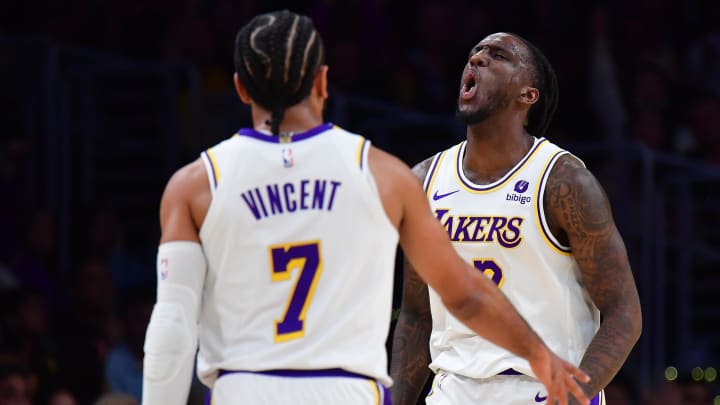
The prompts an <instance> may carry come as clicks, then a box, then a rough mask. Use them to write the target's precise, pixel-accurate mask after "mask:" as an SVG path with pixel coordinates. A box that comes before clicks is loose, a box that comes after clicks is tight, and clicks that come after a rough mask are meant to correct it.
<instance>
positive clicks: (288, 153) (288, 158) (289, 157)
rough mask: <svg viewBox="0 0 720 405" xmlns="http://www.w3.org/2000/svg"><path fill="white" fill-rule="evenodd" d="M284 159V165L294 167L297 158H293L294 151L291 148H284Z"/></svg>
mask: <svg viewBox="0 0 720 405" xmlns="http://www.w3.org/2000/svg"><path fill="white" fill-rule="evenodd" d="M282 160H283V166H285V167H293V165H294V164H295V159H294V158H293V152H292V149H291V148H283V149H282Z"/></svg>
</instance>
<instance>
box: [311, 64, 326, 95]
mask: <svg viewBox="0 0 720 405" xmlns="http://www.w3.org/2000/svg"><path fill="white" fill-rule="evenodd" d="M327 73H328V65H321V66H320V68H318V71H317V73H315V78H314V79H313V91H315V93H316V94H317V95H318V96H319V97H320V98H321V99H322V100H326V99H327V98H328V89H327V86H328V80H327Z"/></svg>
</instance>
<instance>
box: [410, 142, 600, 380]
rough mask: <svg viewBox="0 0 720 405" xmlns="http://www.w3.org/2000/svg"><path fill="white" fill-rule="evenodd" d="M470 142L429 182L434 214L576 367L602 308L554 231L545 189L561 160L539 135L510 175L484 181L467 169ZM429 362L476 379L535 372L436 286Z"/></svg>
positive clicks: (441, 162)
mask: <svg viewBox="0 0 720 405" xmlns="http://www.w3.org/2000/svg"><path fill="white" fill-rule="evenodd" d="M465 147H466V142H462V143H460V144H458V145H455V146H453V147H451V148H450V149H447V150H445V151H443V152H440V153H438V154H437V155H436V156H435V157H434V159H433V160H432V164H431V166H430V169H429V171H428V174H427V176H426V178H425V182H424V186H425V190H426V192H427V196H428V199H429V201H430V205H431V207H432V210H433V213H434V214H435V216H436V217H437V219H438V220H439V221H440V223H441V224H442V225H443V226H444V227H445V229H446V230H447V232H448V235H449V237H450V239H451V240H452V242H453V245H454V246H455V249H456V250H457V252H458V253H459V254H460V255H461V256H462V257H463V258H464V259H465V260H467V261H469V262H470V263H472V264H473V265H474V266H475V268H476V269H477V270H478V271H481V272H483V273H484V274H485V275H486V276H487V277H489V278H490V279H491V280H492V281H493V282H494V283H495V284H496V285H497V286H498V287H499V288H500V289H501V290H502V291H503V292H504V293H505V295H506V296H507V297H508V299H509V300H510V302H512V304H513V305H514V306H515V308H517V310H518V311H519V312H520V314H522V316H523V317H524V318H525V319H526V320H527V321H528V323H529V324H530V326H532V328H533V329H534V330H535V331H536V332H537V334H538V335H539V336H540V337H541V338H542V339H543V340H544V341H545V343H546V344H547V345H548V347H549V348H550V349H551V350H552V351H554V352H555V353H556V354H558V355H559V356H561V357H563V358H565V359H567V360H568V361H570V362H571V363H574V364H575V365H577V364H579V363H580V360H581V358H582V356H583V353H584V352H585V350H586V348H587V346H588V345H589V343H590V340H591V339H592V337H593V336H594V334H595V332H596V331H597V329H598V327H599V318H600V317H599V312H598V310H597V308H596V307H595V305H594V304H593V303H592V301H591V300H590V298H589V296H588V294H587V292H586V291H585V289H584V288H583V286H582V284H581V283H580V280H579V278H580V273H579V270H578V265H577V263H576V261H575V259H574V258H573V256H572V253H571V251H570V249H569V247H567V246H563V245H562V244H560V243H559V242H558V241H557V239H556V238H555V237H554V236H553V234H552V233H551V232H550V230H549V228H548V226H547V221H546V218H545V213H544V211H543V193H544V190H545V185H546V182H547V178H548V175H549V173H550V170H551V169H552V167H553V164H554V163H555V162H556V161H557V159H558V157H560V156H561V155H563V154H566V153H568V152H567V151H564V150H562V149H560V148H559V147H557V146H556V145H554V144H552V143H550V142H549V141H548V140H546V139H544V138H541V139H535V142H534V144H533V146H532V148H531V149H530V151H529V152H528V153H527V155H526V156H525V157H524V158H523V159H522V160H521V161H520V162H518V163H517V164H516V165H515V167H513V168H512V169H511V170H510V171H509V172H508V173H507V174H505V175H504V176H503V177H502V178H501V179H499V180H497V181H496V182H494V183H492V184H486V185H479V184H474V183H473V182H472V181H470V180H469V179H468V178H467V177H466V176H465V174H464V173H463V166H462V158H463V156H464V153H465ZM430 306H431V311H432V318H433V326H432V332H431V338H430V353H431V357H432V363H431V365H430V367H431V368H432V369H433V370H434V371H436V372H437V370H440V369H442V370H446V371H450V372H454V373H457V374H460V375H464V376H467V377H471V378H485V377H490V376H493V375H496V374H498V373H500V372H503V371H505V370H507V369H510V368H512V369H514V370H515V371H518V372H521V373H523V374H527V375H531V376H532V375H533V374H532V371H531V369H530V366H529V364H528V362H527V361H525V360H524V359H522V358H520V357H517V356H515V355H514V354H512V353H510V352H508V351H506V350H504V349H502V348H500V347H498V346H496V345H494V344H492V343H490V342H489V341H487V340H485V339H484V338H482V337H479V336H477V335H476V334H475V333H474V332H472V331H471V330H470V329H468V328H467V327H466V326H465V325H463V324H462V323H461V322H460V321H458V320H457V319H456V318H455V317H453V316H452V315H451V314H450V313H449V312H448V311H447V310H446V308H445V307H444V306H443V304H442V301H441V299H440V298H439V296H438V295H437V294H436V293H435V292H434V291H433V290H432V289H430Z"/></svg>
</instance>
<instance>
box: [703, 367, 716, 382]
mask: <svg viewBox="0 0 720 405" xmlns="http://www.w3.org/2000/svg"><path fill="white" fill-rule="evenodd" d="M715 379H717V370H715V367H708V368H706V369H705V381H707V382H714V381H715Z"/></svg>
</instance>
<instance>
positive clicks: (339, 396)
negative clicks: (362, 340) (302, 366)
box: [211, 373, 387, 405]
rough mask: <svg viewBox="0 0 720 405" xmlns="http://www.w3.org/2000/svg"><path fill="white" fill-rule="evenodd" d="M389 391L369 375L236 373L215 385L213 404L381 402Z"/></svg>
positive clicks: (368, 404) (354, 404) (353, 404)
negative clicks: (368, 377) (368, 376)
mask: <svg viewBox="0 0 720 405" xmlns="http://www.w3.org/2000/svg"><path fill="white" fill-rule="evenodd" d="M386 395H387V393H386V392H385V391H384V389H383V387H381V386H379V385H378V383H377V382H376V381H374V380H370V379H361V378H348V377H303V378H299V377H277V376H268V375H260V374H251V373H234V374H228V375H224V376H222V377H220V378H219V379H218V380H217V381H216V382H215V385H214V386H213V390H212V400H211V402H212V404H213V405H235V404H263V405H285V404H293V405H338V404H342V405H380V404H383V403H384V402H383V401H384V399H385V396H386Z"/></svg>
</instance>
